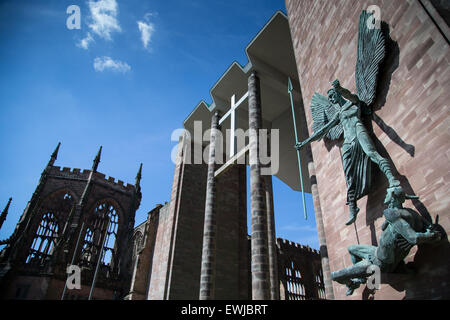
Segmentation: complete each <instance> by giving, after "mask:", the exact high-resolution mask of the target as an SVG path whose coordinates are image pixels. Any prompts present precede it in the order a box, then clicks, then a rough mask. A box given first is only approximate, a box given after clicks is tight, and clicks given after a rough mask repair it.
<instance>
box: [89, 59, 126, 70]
mask: <svg viewBox="0 0 450 320" xmlns="http://www.w3.org/2000/svg"><path fill="white" fill-rule="evenodd" d="M94 69H95V71H99V72H103V71H104V70H111V71H114V72H122V73H126V72H128V71H130V70H131V67H130V66H129V65H128V64H127V63H126V62H122V61H119V60H113V59H111V58H110V57H97V58H95V59H94Z"/></svg>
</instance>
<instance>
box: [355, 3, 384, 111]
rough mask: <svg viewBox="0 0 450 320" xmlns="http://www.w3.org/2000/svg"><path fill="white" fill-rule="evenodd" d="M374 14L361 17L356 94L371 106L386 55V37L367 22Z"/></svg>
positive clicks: (366, 13)
mask: <svg viewBox="0 0 450 320" xmlns="http://www.w3.org/2000/svg"><path fill="white" fill-rule="evenodd" d="M369 19H373V17H372V13H368V12H366V11H365V10H363V12H362V13H361V16H360V17H359V31H358V32H359V34H358V58H357V61H356V90H357V91H356V92H357V95H358V98H359V100H361V101H364V102H365V103H366V105H367V106H370V105H371V104H372V103H373V102H374V100H375V94H376V88H377V80H378V73H379V71H380V65H381V63H382V62H383V59H384V57H385V54H386V46H385V40H384V35H383V32H382V31H381V29H377V28H376V27H375V26H373V27H372V28H371V27H370V26H369V24H368V23H367V21H368V20H369Z"/></svg>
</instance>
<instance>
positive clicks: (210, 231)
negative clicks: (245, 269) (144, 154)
mask: <svg viewBox="0 0 450 320" xmlns="http://www.w3.org/2000/svg"><path fill="white" fill-rule="evenodd" d="M218 127H219V113H218V112H216V113H215V114H214V115H213V117H212V119H211V138H210V145H209V161H208V175H207V182H206V183H207V184H206V199H205V222H204V227H203V250H202V266H201V272H200V300H211V299H214V285H215V263H216V234H217V220H216V208H215V204H216V179H215V178H214V171H215V169H216V140H217V136H216V134H217V131H218V130H217V129H218Z"/></svg>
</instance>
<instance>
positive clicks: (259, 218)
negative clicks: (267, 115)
mask: <svg viewBox="0 0 450 320" xmlns="http://www.w3.org/2000/svg"><path fill="white" fill-rule="evenodd" d="M248 116H249V117H248V118H249V129H250V135H249V145H250V150H249V153H250V193H251V195H250V208H251V209H250V210H251V228H252V236H251V273H252V299H253V300H268V299H270V277H269V256H268V255H269V253H268V244H267V242H268V237H267V234H268V232H267V212H266V202H265V191H264V179H263V177H262V176H261V162H260V157H259V129H261V126H262V117H261V96H260V84H259V78H258V76H257V75H256V73H255V72H252V74H251V75H250V77H249V78H248Z"/></svg>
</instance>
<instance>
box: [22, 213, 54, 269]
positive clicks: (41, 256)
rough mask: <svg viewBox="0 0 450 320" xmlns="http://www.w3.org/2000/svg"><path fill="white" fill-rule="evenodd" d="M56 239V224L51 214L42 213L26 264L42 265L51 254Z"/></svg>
mask: <svg viewBox="0 0 450 320" xmlns="http://www.w3.org/2000/svg"><path fill="white" fill-rule="evenodd" d="M57 238H58V222H57V220H56V217H55V215H54V214H53V213H52V212H47V213H44V215H43V216H42V219H41V222H40V223H39V226H38V229H37V231H36V235H35V236H34V238H33V243H32V245H31V248H30V252H29V254H28V257H27V260H26V263H27V264H37V265H42V264H43V263H45V261H46V260H47V258H50V256H51V255H52V254H53V251H54V249H55V245H56V240H57Z"/></svg>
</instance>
